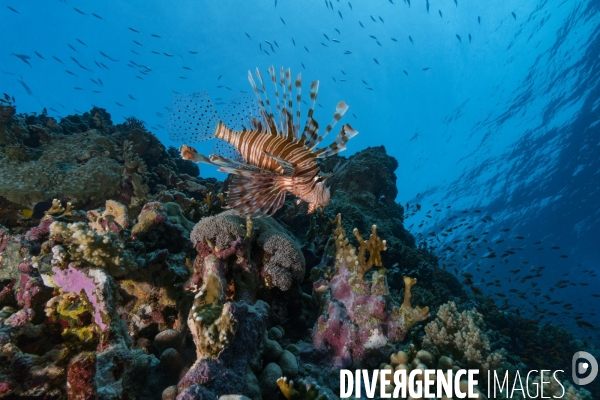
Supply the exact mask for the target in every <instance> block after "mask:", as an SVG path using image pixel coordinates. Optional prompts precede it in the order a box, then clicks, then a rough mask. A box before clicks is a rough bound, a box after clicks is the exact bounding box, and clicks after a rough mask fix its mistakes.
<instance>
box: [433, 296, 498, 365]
mask: <svg viewBox="0 0 600 400" xmlns="http://www.w3.org/2000/svg"><path fill="white" fill-rule="evenodd" d="M484 329H485V323H484V321H483V316H482V315H481V314H480V313H479V312H477V310H475V309H472V310H469V311H463V312H458V311H457V307H456V304H455V303H454V302H453V301H451V302H448V303H446V304H444V305H442V306H441V307H440V309H439V311H438V314H437V318H436V320H435V321H432V322H430V323H429V324H427V325H426V326H425V336H424V337H423V347H425V348H426V349H429V350H430V351H433V352H436V353H441V354H452V355H453V356H454V357H455V358H456V359H457V360H460V361H462V362H464V363H466V364H467V365H469V366H473V367H481V368H483V369H484V370H493V369H495V368H497V367H499V366H500V365H501V363H502V362H503V360H504V357H503V355H502V353H501V352H498V351H496V352H492V353H490V349H491V346H490V341H489V338H488V335H487V334H486V332H485V330H484Z"/></svg>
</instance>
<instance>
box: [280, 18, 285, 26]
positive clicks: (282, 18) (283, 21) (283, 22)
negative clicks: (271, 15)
mask: <svg viewBox="0 0 600 400" xmlns="http://www.w3.org/2000/svg"><path fill="white" fill-rule="evenodd" d="M279 19H280V20H281V22H283V25H285V21H284V20H283V18H281V17H279Z"/></svg>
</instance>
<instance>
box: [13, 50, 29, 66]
mask: <svg viewBox="0 0 600 400" xmlns="http://www.w3.org/2000/svg"><path fill="white" fill-rule="evenodd" d="M11 55H13V56H15V57H17V58H18V59H19V60H21V61H23V62H24V63H25V64H27V65H29V66H30V67H31V64H30V63H29V61H27V60H29V59H30V58H31V57H29V56H28V55H27V54H15V53H12V54H11Z"/></svg>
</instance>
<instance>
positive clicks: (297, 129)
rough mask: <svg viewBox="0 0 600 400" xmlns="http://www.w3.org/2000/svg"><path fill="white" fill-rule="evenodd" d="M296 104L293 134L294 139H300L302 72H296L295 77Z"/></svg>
mask: <svg viewBox="0 0 600 400" xmlns="http://www.w3.org/2000/svg"><path fill="white" fill-rule="evenodd" d="M295 85H296V104H298V110H297V111H296V124H295V126H294V134H295V135H296V139H298V140H300V106H301V105H302V74H298V76H297V77H296V83H295Z"/></svg>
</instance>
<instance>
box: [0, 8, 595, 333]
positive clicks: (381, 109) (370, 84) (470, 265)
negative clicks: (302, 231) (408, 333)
mask: <svg viewBox="0 0 600 400" xmlns="http://www.w3.org/2000/svg"><path fill="white" fill-rule="evenodd" d="M426 4H427V3H426V2H425V1H421V0H419V1H417V0H413V1H412V2H411V3H410V6H409V5H408V3H406V2H405V1H403V0H393V2H392V1H389V0H377V1H368V2H367V1H362V2H358V1H355V2H352V3H349V2H347V1H335V0H334V1H331V2H329V1H327V2H325V0H315V1H302V2H299V1H291V0H278V1H277V2H275V1H273V0H270V1H268V2H266V1H264V2H249V1H231V0H222V1H178V2H176V3H175V2H167V1H156V2H148V1H144V2H142V1H128V2H115V1H113V2H106V1H85V2H84V1H71V0H69V1H59V0H48V1H26V2H24V1H16V0H8V1H7V0H3V1H2V5H1V6H0V21H1V25H2V35H0V48H1V49H2V51H1V52H0V66H1V67H0V71H1V73H0V88H1V89H2V92H6V93H8V94H10V95H12V96H14V97H15V99H16V104H17V107H18V111H19V112H34V111H36V112H40V111H41V110H42V108H44V107H45V108H47V110H48V113H49V114H50V115H52V116H55V117H57V118H58V117H64V116H66V115H68V114H72V113H77V112H85V111H87V110H89V109H90V108H91V107H92V105H96V106H99V107H103V108H106V109H107V110H108V111H109V112H110V113H111V115H112V117H113V121H115V122H117V123H118V122H121V121H122V120H123V119H124V118H125V117H128V116H135V117H137V118H140V119H142V120H144V121H145V122H146V124H147V126H148V127H149V129H150V130H151V131H152V132H153V133H155V134H156V135H157V136H158V137H159V138H160V139H161V140H162V141H163V142H164V143H165V144H166V145H175V146H178V145H179V144H180V143H173V142H170V141H169V139H168V135H167V132H166V130H165V129H164V128H163V127H165V126H166V123H165V117H166V116H167V115H168V110H167V108H168V107H169V105H170V104H171V100H172V96H173V93H174V92H179V93H190V92H195V91H199V90H207V91H208V92H209V93H210V94H211V96H212V98H213V99H214V100H215V102H217V103H220V102H225V101H226V100H227V99H229V98H230V97H232V96H236V95H239V93H240V91H247V92H250V86H249V85H248V82H247V71H248V70H249V69H254V68H255V67H259V68H260V69H261V71H263V72H265V71H266V69H267V68H268V67H269V66H271V65H274V66H275V67H277V68H278V67H279V66H284V67H290V68H291V69H292V73H293V74H295V73H297V72H301V73H302V76H303V80H304V82H305V86H304V88H305V91H304V93H305V96H306V97H307V96H308V90H307V89H308V85H307V83H308V82H309V81H311V80H313V79H319V80H320V81H321V85H320V92H319V93H320V95H319V101H318V104H319V106H318V107H317V109H316V119H317V120H319V121H321V125H324V124H326V123H328V122H329V120H330V118H331V115H332V114H333V111H334V109H335V105H336V104H337V102H338V101H339V100H345V101H346V102H347V103H348V104H349V105H350V110H349V112H348V114H347V115H346V117H345V122H348V123H350V124H351V125H352V126H353V127H354V128H355V129H357V130H358V131H360V132H361V134H359V135H358V136H357V137H356V138H355V139H353V140H352V141H351V142H350V143H349V148H348V150H347V151H346V152H345V153H344V155H350V154H352V153H354V152H356V151H359V150H361V149H364V148H366V147H368V146H373V145H381V144H383V145H385V146H386V149H387V151H388V153H389V154H391V155H393V156H394V157H396V158H397V159H398V160H399V163H400V168H399V169H398V171H397V172H396V173H397V175H398V187H399V195H398V199H397V200H398V201H399V202H401V203H402V204H405V203H407V202H408V203H409V204H410V205H411V207H414V206H415V204H420V205H421V206H422V209H421V211H419V212H417V213H416V214H415V215H413V216H411V217H410V218H409V219H407V221H406V225H407V226H411V231H412V232H413V233H415V234H416V235H421V236H420V237H421V238H422V240H423V241H427V242H428V243H429V245H430V246H434V247H436V252H437V253H438V254H439V255H440V257H442V260H441V263H446V264H454V265H453V266H451V267H448V268H449V270H453V269H454V268H456V270H457V271H458V273H460V272H469V273H472V274H473V275H474V276H475V277H474V281H475V282H476V284H477V285H478V286H479V287H481V289H482V290H483V291H484V292H485V293H486V294H492V296H494V295H493V294H494V293H495V292H502V293H504V294H506V295H507V297H506V298H501V297H496V299H497V301H498V303H499V304H504V303H505V302H506V304H507V306H509V309H514V308H515V307H518V308H519V309H520V310H521V311H522V312H523V313H524V314H525V315H528V316H536V317H540V316H542V317H543V319H542V320H543V321H551V322H553V323H557V324H562V325H564V326H567V327H569V328H571V329H573V330H576V331H578V332H579V333H580V334H581V335H582V337H584V338H588V337H589V338H591V339H593V340H595V341H598V340H599V336H598V333H594V330H593V329H590V328H585V327H579V326H578V325H577V324H576V323H575V319H574V317H576V316H578V315H581V316H582V318H583V319H584V320H585V321H588V322H589V323H591V324H592V325H594V326H596V327H598V326H600V316H597V315H595V314H594V313H595V311H596V309H598V305H600V298H598V297H593V296H592V294H593V293H600V290H598V285H599V283H600V281H599V278H598V276H597V273H598V270H599V269H600V267H599V264H600V193H599V188H600V161H599V160H600V147H599V146H600V125H598V124H599V123H600V110H599V107H600V66H599V63H600V58H599V54H600V1H598V0H595V1H592V0H587V1H586V0H577V1H574V0H573V1H563V0H536V1H531V0H529V1H516V0H503V1H496V0H494V1H485V2H483V1H474V0H470V1H465V0H458V3H457V4H455V3H454V1H453V0H431V1H430V2H429V3H428V4H429V6H430V7H429V11H428V10H427V6H426ZM8 7H12V8H13V9H15V10H16V11H18V13H17V12H14V11H12V10H11V9H9V8H8ZM76 9H77V10H79V11H80V12H78V11H77V10H76ZM92 13H93V14H96V16H94V15H92ZM440 13H441V14H440ZM84 14H85V15H84ZM360 24H362V25H363V26H364V27H363V26H361V25H360ZM129 28H133V30H132V29H129ZM134 30H135V31H134ZM136 31H137V32H136ZM338 31H339V32H338ZM151 35H156V36H160V37H155V36H151ZM457 35H458V36H459V37H460V40H459V38H458V36H457ZM469 36H470V38H469ZM409 37H410V38H409ZM77 39H79V40H77ZM292 39H293V41H295V44H294V42H293V41H292ZM394 39H395V40H394ZM134 41H136V42H138V43H139V44H136V43H135V42H134ZM69 45H70V46H72V48H71V47H69ZM34 51H37V52H38V53H39V54H40V55H41V56H43V57H44V58H45V60H44V59H42V58H40V57H39V56H37V55H36V54H35V53H34ZM153 51H154V52H156V53H158V54H155V53H153ZM100 52H102V53H104V54H105V55H102V54H101V53H100ZM192 52H194V53H196V54H193V53H192ZM11 53H15V54H22V55H27V56H29V57H31V58H29V59H27V62H28V63H29V64H31V65H27V64H26V63H25V62H23V61H22V60H21V59H19V58H18V57H16V56H14V55H12V54H11ZM345 53H351V54H345ZM53 56H54V57H57V58H58V59H60V60H61V61H62V63H61V62H59V61H57V60H56V59H54V58H53ZM109 57H110V58H109ZM111 59H112V60H111ZM74 60H76V61H74ZM113 60H116V61H113ZM78 64H79V65H78ZM184 67H185V68H184ZM66 70H68V71H70V72H72V73H73V74H74V75H72V74H69V73H67V72H65V71H66ZM342 71H343V72H342ZM75 75H76V76H75ZM75 88H79V89H75ZM94 91H96V92H97V93H96V92H94ZM117 103H118V104H117ZM119 104H120V105H119ZM305 110H306V108H305ZM210 147H211V145H210V144H208V143H205V144H200V145H198V146H197V148H198V150H199V151H200V152H204V153H208V152H209V151H210ZM202 174H203V175H204V176H206V175H214V174H215V171H214V170H211V169H210V168H209V167H204V166H202ZM221 178H222V177H221ZM436 203H437V204H438V205H437V206H434V204H436ZM436 210H440V211H436ZM475 210H480V211H481V212H475ZM463 211H467V212H466V213H463ZM427 213H429V215H430V216H431V217H432V218H427V217H426V215H427ZM455 217H456V218H455ZM462 218H465V221H460V220H461V219H462ZM482 218H483V219H485V221H487V222H484V221H483V220H482ZM467 222H468V223H470V225H468V226H467V225H464V223H467ZM461 223H462V224H463V225H462V226H460V227H458V228H457V229H453V231H452V232H447V233H444V232H443V231H444V230H445V229H448V228H449V227H456V226H458V225H460V224H461ZM442 227H443V228H442ZM508 228H509V229H510V231H508V232H503V231H502V229H508ZM483 232H489V233H487V234H485V235H484V234H483ZM442 233H444V234H445V235H447V236H443V235H442ZM468 235H474V237H476V238H478V241H477V243H473V244H472V247H473V250H470V249H468V248H466V247H465V246H466V243H468V241H469V240H470V239H466V238H465V236H468ZM517 236H522V237H523V238H524V239H517V238H516V237H517ZM418 237H419V236H418ZM483 238H486V240H487V243H485V242H482V241H481V239H483ZM458 239H461V242H457V243H453V242H454V241H455V240H458ZM500 240H504V241H503V242H501V243H496V242H498V241H500ZM537 241H541V242H542V243H541V244H539V245H538V244H534V243H535V242H537ZM477 245H479V247H476V246H477ZM446 246H451V247H452V248H453V250H452V251H450V250H447V247H446ZM488 246H489V247H490V248H491V249H492V250H493V251H494V252H495V253H496V254H497V257H496V258H482V257H485V256H486V255H489V253H490V251H489V250H488V249H487V247H488ZM552 246H557V247H560V249H557V250H552V249H551V247H552ZM445 247H446V250H444V248H445ZM510 248H514V250H510V251H513V252H514V253H515V254H510V255H509V256H507V257H501V255H502V254H503V253H504V251H505V250H506V249H510ZM539 248H543V250H538V249H539ZM519 249H521V250H519ZM463 256H466V258H464V257H463ZM561 256H568V258H563V257H561ZM452 257H454V259H455V260H456V261H452ZM506 260H508V263H505V262H504V261H506ZM492 265H493V266H494V267H493V268H492ZM540 266H545V269H543V270H540V271H541V272H540V274H541V275H542V276H541V277H536V278H535V280H526V281H524V282H523V283H520V278H522V277H523V276H525V275H527V274H530V273H531V272H530V271H531V270H532V269H534V270H536V269H537V268H539V267H540ZM516 269H520V271H519V272H509V271H511V270H513V271H514V270H516ZM487 271H492V272H491V273H487V274H486V272H487ZM584 271H586V272H584ZM481 278H483V279H485V281H484V282H480V279H481ZM561 279H565V280H568V283H566V287H564V288H558V287H555V285H556V283H557V282H558V281H560V280H561ZM495 280H498V281H499V282H500V283H501V286H500V287H496V286H491V289H490V288H488V287H486V286H485V284H486V283H487V282H493V281H495ZM532 282H536V283H537V286H535V287H532V285H531V283H532ZM581 283H583V284H584V285H585V284H587V286H584V285H581ZM560 286H564V285H560ZM511 288H515V289H517V290H519V291H521V292H523V293H524V295H523V296H521V297H519V296H517V294H516V293H510V292H509V289H511ZM536 290H538V292H536ZM544 295H546V296H548V297H547V298H545V297H544ZM522 297H524V298H522ZM548 298H550V299H551V300H549V299H548ZM549 301H561V302H563V303H561V304H558V305H549V304H548V303H549ZM564 303H571V304H572V305H573V306H572V310H569V309H565V308H564ZM534 305H535V306H537V307H539V308H542V309H548V310H554V311H555V312H556V313H558V315H557V316H551V315H548V314H539V315H538V314H535V309H534ZM578 313H581V314H578Z"/></svg>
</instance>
